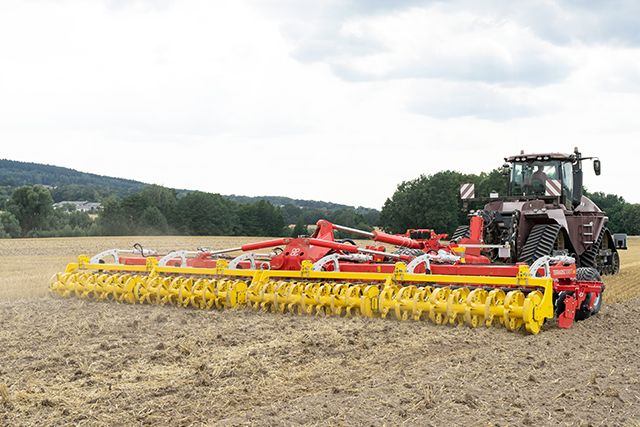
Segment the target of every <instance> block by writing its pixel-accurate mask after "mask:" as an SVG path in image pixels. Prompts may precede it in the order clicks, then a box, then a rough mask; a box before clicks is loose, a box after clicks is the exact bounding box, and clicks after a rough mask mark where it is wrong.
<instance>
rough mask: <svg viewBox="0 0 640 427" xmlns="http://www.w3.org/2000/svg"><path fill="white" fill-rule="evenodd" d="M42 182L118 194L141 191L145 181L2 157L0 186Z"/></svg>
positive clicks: (43, 183) (49, 184)
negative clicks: (90, 188)
mask: <svg viewBox="0 0 640 427" xmlns="http://www.w3.org/2000/svg"><path fill="white" fill-rule="evenodd" d="M34 184H42V185H48V186H51V187H61V186H68V185H81V186H91V187H95V188H96V189H100V190H108V191H109V192H112V193H115V194H127V193H132V192H135V191H138V190H141V189H142V187H143V186H144V183H142V182H138V181H134V180H131V179H123V178H113V177H109V176H102V175H96V174H93V173H86V172H79V171H77V170H75V169H69V168H63V167H60V166H51V165H43V164H40V163H29V162H18V161H15V160H6V159H0V186H4V187H19V186H21V185H34Z"/></svg>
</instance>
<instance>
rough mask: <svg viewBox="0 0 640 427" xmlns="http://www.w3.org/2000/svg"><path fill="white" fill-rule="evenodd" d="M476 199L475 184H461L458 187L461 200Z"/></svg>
mask: <svg viewBox="0 0 640 427" xmlns="http://www.w3.org/2000/svg"><path fill="white" fill-rule="evenodd" d="M474 197H476V186H475V184H462V185H461V186H460V198H461V199H462V200H466V199H473V198H474Z"/></svg>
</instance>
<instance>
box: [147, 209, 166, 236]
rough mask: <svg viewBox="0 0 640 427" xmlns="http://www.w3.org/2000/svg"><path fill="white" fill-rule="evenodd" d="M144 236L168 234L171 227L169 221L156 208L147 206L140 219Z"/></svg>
mask: <svg viewBox="0 0 640 427" xmlns="http://www.w3.org/2000/svg"><path fill="white" fill-rule="evenodd" d="M140 222H141V225H142V230H141V231H142V232H143V233H144V234H166V233H167V231H168V229H169V225H168V224H167V219H166V218H165V216H164V215H163V214H162V212H160V209H158V208H157V207H156V206H147V208H146V209H145V210H144V212H142V215H141V217H140Z"/></svg>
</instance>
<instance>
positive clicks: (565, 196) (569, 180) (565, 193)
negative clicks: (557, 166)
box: [562, 162, 573, 207]
mask: <svg viewBox="0 0 640 427" xmlns="http://www.w3.org/2000/svg"><path fill="white" fill-rule="evenodd" d="M572 198H573V165H572V164H571V163H570V162H564V163H563V164H562V200H563V203H564V204H565V206H569V207H570V206H571V199H572Z"/></svg>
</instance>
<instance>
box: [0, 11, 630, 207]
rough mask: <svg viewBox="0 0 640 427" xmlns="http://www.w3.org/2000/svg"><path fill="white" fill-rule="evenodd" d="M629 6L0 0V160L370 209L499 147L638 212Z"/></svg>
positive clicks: (472, 167) (486, 163) (483, 165)
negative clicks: (575, 165)
mask: <svg viewBox="0 0 640 427" xmlns="http://www.w3.org/2000/svg"><path fill="white" fill-rule="evenodd" d="M639 16H640V3H639V2H633V1H612V2H596V1H558V2H554V1H519V2H512V1H498V0H493V1H487V2H477V1H471V0H467V1H462V0H461V1H455V0H454V1H447V2H440V1H414V0H405V1H393V2H391V1H389V2H385V1H381V0H374V1H371V0H369V1H355V0H351V1H345V0H343V1H332V0H328V1H323V2H300V1H287V0H273V1H269V0H263V1H242V0H234V1H216V2H209V1H188V2H184V1H183V2H177V1H176V2H174V1H171V0H156V1H151V0H146V1H142V0H141V1H127V0H110V1H104V2H102V1H95V2H94V1H86V0H85V1H71V0H68V1H65V0H61V1H56V2H51V1H12V0H8V1H3V2H1V3H0V61H1V62H0V147H1V149H2V152H1V153H0V157H6V158H10V159H17V160H24V161H36V162H44V163H51V164H56V165H62V166H68V167H73V168H76V169H80V170H84V171H89V172H95V173H100V174H106V175H113V176H121V177H126V178H133V179H139V180H142V181H146V182H153V183H159V184H164V185H168V186H172V187H179V188H192V189H200V190H205V191H212V192H220V193H224V194H231V193H235V194H244V195H264V194H269V195H284V196H291V197H296V198H307V199H320V200H331V201H335V202H342V203H348V204H355V205H363V206H368V207H376V208H379V207H381V205H382V204H383V203H384V200H385V199H386V198H387V197H389V196H390V195H391V194H392V193H393V191H394V189H395V187H396V185H397V184H398V183H399V182H401V181H402V180H407V179H412V178H415V177H417V176H419V175H420V174H422V173H425V174H430V173H434V172H437V171H439V170H442V169H456V170H460V171H464V172H480V171H483V170H490V169H492V168H494V167H497V166H499V165H501V164H502V158H503V157H504V156H506V155H510V154H513V153H517V152H519V151H520V150H521V149H524V150H526V151H562V152H569V151H572V150H573V147H574V146H579V147H580V148H581V149H582V151H583V153H584V154H588V155H597V156H600V158H601V159H602V161H603V175H602V176H600V177H597V178H596V177H594V176H593V175H592V174H588V175H587V177H586V181H585V183H586V185H587V186H588V188H590V189H593V190H602V191H607V192H615V193H618V194H620V195H622V196H624V197H625V198H626V199H628V200H630V201H633V202H640V190H638V188H639V187H638V185H637V183H636V181H637V180H636V179H634V178H633V171H634V170H635V168H636V163H637V155H638V152H639V149H638V148H637V146H638V141H639V139H640V138H639V137H640V120H639V119H638V111H640V49H639V45H640V25H638V17H639Z"/></svg>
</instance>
